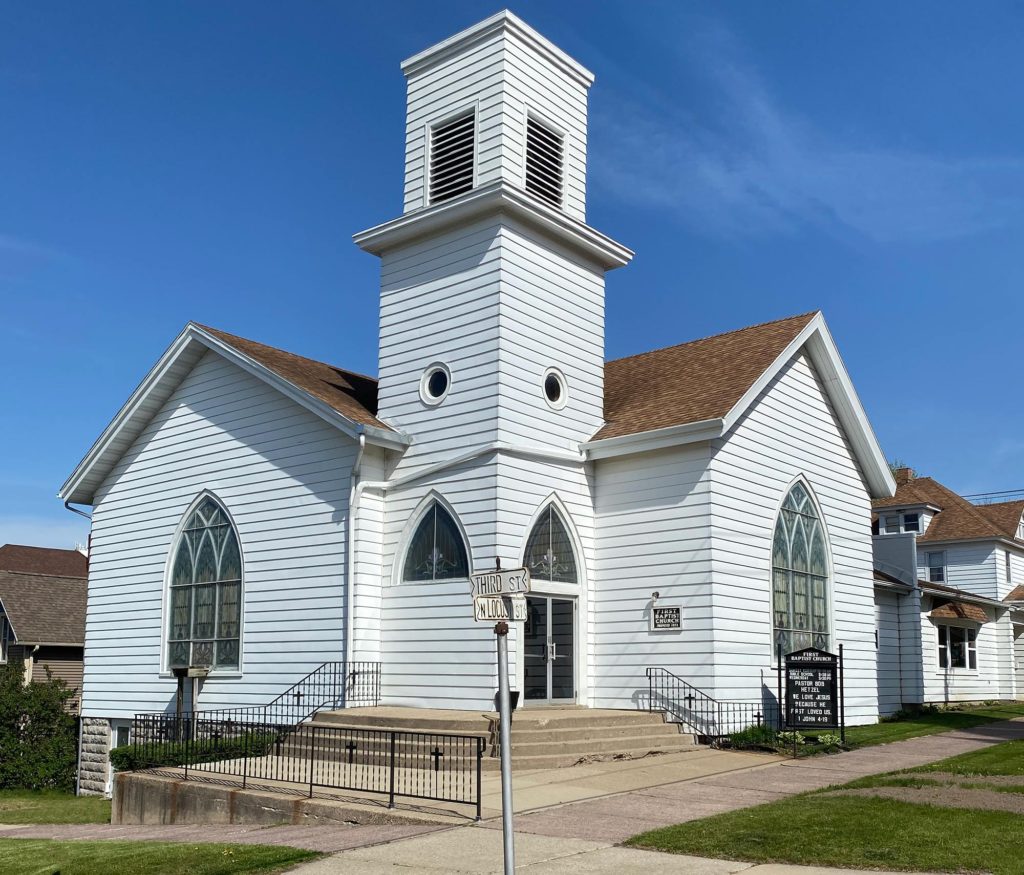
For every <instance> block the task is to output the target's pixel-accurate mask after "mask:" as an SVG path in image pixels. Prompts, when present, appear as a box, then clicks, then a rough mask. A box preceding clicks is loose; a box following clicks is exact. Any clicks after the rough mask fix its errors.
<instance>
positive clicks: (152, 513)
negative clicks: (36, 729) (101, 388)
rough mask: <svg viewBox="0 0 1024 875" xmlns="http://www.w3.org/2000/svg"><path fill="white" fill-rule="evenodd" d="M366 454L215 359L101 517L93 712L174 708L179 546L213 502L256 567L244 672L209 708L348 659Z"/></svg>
mask: <svg viewBox="0 0 1024 875" xmlns="http://www.w3.org/2000/svg"><path fill="white" fill-rule="evenodd" d="M354 455H355V447H354V443H353V442H352V441H351V440H350V439H348V438H346V437H345V436H343V435H342V434H341V433H340V432H339V431H337V430H336V429H335V428H333V427H332V426H329V425H328V424H327V423H325V422H323V421H322V420H321V419H319V418H318V417H316V416H314V415H313V414H311V413H309V412H307V411H305V410H303V409H302V408H300V407H298V406H297V405H295V404H294V403H293V402H291V401H289V400H288V399H286V398H285V397H284V396H283V395H281V394H280V393H278V392H276V391H275V390H273V389H271V388H270V387H268V386H267V385H266V384H264V383H262V382H261V381H259V380H257V379H256V378H254V377H252V376H250V375H248V374H246V373H245V372H244V371H242V370H240V369H239V368H237V367H236V366H234V365H232V364H230V363H228V362H227V361H225V360H224V359H222V358H221V357H220V356H218V355H217V354H215V353H212V352H210V353H207V354H206V355H205V356H204V357H203V358H202V359H201V360H200V361H199V362H198V363H197V364H196V365H195V367H194V368H193V370H192V371H191V373H190V374H189V375H188V376H187V377H185V379H184V380H183V382H182V383H181V384H180V386H179V387H178V388H177V390H176V391H175V392H174V394H173V395H172V396H171V397H170V398H169V399H168V401H167V402H166V403H165V404H164V405H163V407H162V408H161V409H160V410H159V412H158V413H157V414H156V415H155V416H154V418H153V420H152V421H151V422H150V423H149V424H148V425H147V427H146V428H145V429H144V430H143V432H142V434H140V435H139V437H138V438H137V439H136V441H135V442H134V443H133V444H132V446H131V447H130V448H129V449H128V451H127V453H126V454H125V455H124V457H123V458H122V459H121V460H120V461H119V462H118V464H117V465H116V466H115V468H114V470H113V471H112V472H111V474H110V475H109V476H108V477H107V479H106V480H105V481H104V483H103V485H102V487H101V488H100V489H99V491H98V494H97V502H96V506H95V509H94V514H93V527H92V553H91V556H90V569H89V602H88V613H87V620H86V651H85V660H86V669H85V676H84V680H83V713H84V714H85V715H87V716H103V717H129V716H131V715H132V714H133V713H135V712H138V711H162V710H164V709H166V708H168V707H173V702H174V695H175V681H174V680H173V678H170V677H167V676H166V672H163V671H161V664H160V659H161V654H162V646H161V645H162V641H163V638H164V635H165V630H164V624H165V622H166V618H165V615H164V609H163V600H164V593H165V583H166V581H165V575H166V567H167V563H168V556H169V553H170V551H171V550H172V548H173V542H174V535H175V532H176V531H177V529H178V526H179V525H180V523H181V520H182V517H183V515H184V514H185V513H186V511H187V510H188V508H189V507H190V506H191V505H192V503H193V502H194V500H195V499H196V497H197V496H198V495H199V494H200V493H201V492H202V491H203V490H210V491H212V492H213V493H214V494H215V495H216V496H217V498H218V499H220V500H221V501H222V502H223V504H224V506H225V507H226V509H227V511H228V512H229V514H231V516H232V518H233V520H234V522H235V524H236V526H237V529H238V535H239V540H240V544H241V548H242V556H243V578H244V580H243V587H244V613H243V632H242V657H243V665H242V671H241V672H240V673H238V674H236V676H224V677H217V676H214V677H211V678H209V679H208V680H207V681H206V682H205V683H204V685H203V688H202V692H201V694H200V700H199V701H200V706H201V707H202V708H217V707H229V706H233V705H247V704H262V703H264V702H267V701H269V700H270V699H272V698H274V697H275V696H277V695H278V694H279V693H281V692H283V691H284V690H285V689H286V688H287V687H289V686H290V685H291V684H292V683H294V682H295V681H297V680H298V679H300V678H301V677H303V676H304V675H306V674H308V673H309V672H310V671H312V670H313V669H315V668H316V667H317V666H318V665H320V664H322V663H323V662H326V661H329V660H338V659H341V658H342V657H343V654H344V606H345V591H344V573H345V526H346V517H347V509H348V492H349V476H348V475H349V469H350V467H351V464H352V462H353V459H354Z"/></svg>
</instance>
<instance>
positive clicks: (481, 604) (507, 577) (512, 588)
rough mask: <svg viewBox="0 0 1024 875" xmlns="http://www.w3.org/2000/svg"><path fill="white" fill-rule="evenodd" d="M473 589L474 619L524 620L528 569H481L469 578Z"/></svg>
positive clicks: (520, 621)
mask: <svg viewBox="0 0 1024 875" xmlns="http://www.w3.org/2000/svg"><path fill="white" fill-rule="evenodd" d="M469 581H470V586H471V587H472V590H473V618H474V619H475V620H476V621H477V622H486V623H498V622H501V621H502V620H504V621H505V622H506V623H525V622H526V598H525V596H526V593H528V592H529V591H530V572H529V571H527V569H525V568H512V569H510V570H508V571H497V570H496V571H484V572H481V573H479V574H473V575H471V576H470V578H469Z"/></svg>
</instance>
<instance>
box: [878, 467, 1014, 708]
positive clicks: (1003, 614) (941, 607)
mask: <svg viewBox="0 0 1024 875" xmlns="http://www.w3.org/2000/svg"><path fill="white" fill-rule="evenodd" d="M896 483H897V488H896V493H895V495H893V496H892V497H890V498H882V499H877V500H875V501H874V502H873V508H874V514H875V519H874V523H873V525H874V531H875V533H876V534H875V538H874V543H875V559H876V562H875V567H876V607H877V616H878V623H879V666H880V669H879V679H880V693H879V698H880V708H881V710H882V713H889V712H891V711H894V710H897V709H898V708H899V707H901V705H902V704H917V703H921V702H955V701H969V700H979V699H1014V698H1016V697H1017V696H1018V695H1020V694H1021V693H1024V674H1022V672H1021V668H1022V667H1024V663H1022V660H1024V639H1022V635H1024V500H1022V501H1009V502H1000V503H996V504H973V503H971V502H970V501H968V500H967V499H965V498H963V497H962V496H960V495H957V494H956V493H955V492H953V491H952V490H950V489H947V488H946V487H945V486H943V485H942V484H941V483H938V482H937V481H935V480H933V479H932V478H931V477H916V476H914V472H913V471H911V470H910V469H909V468H901V469H900V470H898V471H897V472H896ZM897 666H899V670H897ZM883 679H884V682H883Z"/></svg>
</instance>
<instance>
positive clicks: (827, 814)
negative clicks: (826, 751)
mask: <svg viewBox="0 0 1024 875" xmlns="http://www.w3.org/2000/svg"><path fill="white" fill-rule="evenodd" d="M1020 834H1021V817H1020V815H1016V814H1010V813H1007V812H1003V811H977V810H965V809H947V808H938V807H936V806H932V805H922V804H917V803H910V802H901V801H896V800H890V799H879V798H864V797H842V796H839V797H836V796H820V795H816V794H808V795H803V796H797V797H794V798H792V799H785V800H782V801H780V802H773V803H771V804H769V805H761V806H757V807H755V808H747V809H743V810H741V811H733V812H729V813H727V814H719V815H716V816H714V817H709V818H706V819H703V820H697V821H692V822H690V823H684V824H679V825H678V826H670V827H666V828H664V829H658V830H653V831H651V832H647V833H643V834H641V835H638V836H635V837H634V838H632V839H630V840H629V841H628V842H626V844H627V845H630V846H632V847H637V848H648V849H651V850H658V851H667V852H669V853H675V854H693V855H696V856H702V857H717V858H721V859H732V860H747V861H750V862H754V863H795V864H803V865H818V866H841V867H852V868H861V869H871V868H876V869H877V868H885V869H895V870H917V871H922V870H923V871H932V872H965V871H985V872H991V873H993V875H1020V872H1021V858H1020V846H1019V843H1018V842H1017V841H1012V840H1008V837H1009V836H1019V835H1020Z"/></svg>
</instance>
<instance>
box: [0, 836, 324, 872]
mask: <svg viewBox="0 0 1024 875" xmlns="http://www.w3.org/2000/svg"><path fill="white" fill-rule="evenodd" d="M319 856H320V854H317V853H315V852H313V851H303V850H299V849H298V848H288V847H280V846H267V845H224V844H219V845H206V844H203V845H196V844H187V843H176V842H122V841H109V842H108V841H98V842H95V841H68V842H57V841H43V840H36V839H0V872H3V873H4V875H55V873H59V875H111V873H112V872H121V873H126V875H127V873H130V875H228V873H233V875H238V873H260V875H269V873H275V872H282V871H284V870H285V869H286V868H288V867H290V866H294V865H295V864H296V863H301V862H304V861H306V860H312V859H314V858H316V857H319Z"/></svg>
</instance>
